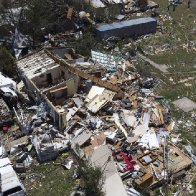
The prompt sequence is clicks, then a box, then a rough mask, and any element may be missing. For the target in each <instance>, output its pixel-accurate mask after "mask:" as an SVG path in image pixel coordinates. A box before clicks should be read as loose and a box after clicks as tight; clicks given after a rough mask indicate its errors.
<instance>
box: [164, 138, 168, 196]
mask: <svg viewBox="0 0 196 196" xmlns="http://www.w3.org/2000/svg"><path fill="white" fill-rule="evenodd" d="M163 171H164V180H163V188H164V193H165V195H167V194H168V175H169V174H168V142H167V136H165V138H164V144H163Z"/></svg>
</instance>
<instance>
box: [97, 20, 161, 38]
mask: <svg viewBox="0 0 196 196" xmlns="http://www.w3.org/2000/svg"><path fill="white" fill-rule="evenodd" d="M156 25H157V21H156V19H154V18H151V17H147V18H137V19H133V20H126V21H121V22H116V23H112V24H106V25H102V26H99V27H98V28H97V29H96V33H97V36H98V37H100V38H108V37H111V36H116V37H134V36H141V35H145V34H149V33H155V32H156Z"/></svg>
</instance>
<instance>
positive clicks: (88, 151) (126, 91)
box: [5, 51, 195, 195]
mask: <svg viewBox="0 0 196 196" xmlns="http://www.w3.org/2000/svg"><path fill="white" fill-rule="evenodd" d="M46 53H47V54H48V56H45V57H47V58H48V62H49V63H52V65H54V64H55V63H56V64H55V67H54V69H55V68H56V67H59V65H58V63H61V66H62V65H64V66H66V67H67V68H68V70H69V71H70V75H69V78H66V77H68V76H65V75H66V74H67V73H66V72H64V74H63V75H62V72H61V76H63V77H64V79H65V82H62V83H61V84H60V86H59V84H58V85H56V83H54V84H55V85H54V86H51V82H52V76H53V75H51V76H50V77H49V76H47V82H48V86H47V85H46V84H44V88H43V83H44V82H43V80H42V85H40V84H39V83H38V80H37V81H35V80H34V78H33V77H32V74H33V73H31V74H29V72H28V71H27V72H25V69H23V72H22V74H23V75H22V77H23V78H25V79H26V82H27V79H29V80H28V83H29V84H31V85H32V84H33V83H31V82H32V81H34V82H35V83H34V87H36V90H37V91H36V96H37V98H36V100H37V101H39V102H40V105H38V106H32V107H30V108H28V110H29V114H30V115H28V117H27V118H24V117H23V115H27V114H28V112H27V114H26V112H25V113H21V115H17V112H16V115H17V116H18V117H17V118H18V123H19V125H20V129H21V130H22V135H21V136H20V137H17V138H15V139H14V140H13V138H14V137H12V139H11V140H12V141H9V142H7V145H6V146H5V148H6V150H7V152H9V156H10V157H11V159H12V162H13V163H14V168H15V170H16V171H17V172H25V171H26V170H27V169H28V168H29V167H30V166H31V165H32V164H33V162H34V160H33V159H34V158H35V157H37V160H38V161H39V162H40V163H42V162H46V161H50V160H54V159H56V158H57V157H58V156H59V154H61V153H62V152H66V151H70V149H72V150H73V151H74V152H75V154H77V155H78V152H79V155H80V156H81V158H85V159H87V160H89V161H90V162H91V163H92V165H93V166H99V167H101V169H102V172H103V175H104V178H105V180H104V185H103V189H104V191H105V192H106V194H107V193H110V194H112V195H133V194H135V195H140V193H139V192H137V191H136V190H135V188H136V187H137V186H142V187H143V186H145V187H150V188H152V189H154V188H156V187H160V186H162V184H163V183H164V184H169V183H170V182H171V180H172V182H174V181H175V180H177V179H179V176H181V175H184V174H186V170H187V169H189V167H190V166H191V164H192V163H193V162H195V155H194V152H193V150H192V149H191V147H189V146H186V147H185V149H186V151H187V152H188V154H189V156H190V157H191V158H190V157H189V156H188V155H187V154H185V153H184V152H183V151H182V150H180V149H179V147H178V143H179V142H180V141H181V140H180V138H179V135H176V134H175V133H174V132H172V131H173V130H174V128H175V122H174V121H173V120H172V118H171V114H170V108H169V107H168V105H166V104H165V105H161V104H160V103H159V102H158V101H157V99H156V98H157V96H156V95H155V94H154V92H153V89H154V88H156V86H158V85H159V82H158V81H156V80H155V79H153V78H142V77H141V76H140V75H139V74H138V73H136V72H135V71H134V69H132V68H133V67H131V65H130V64H129V63H122V64H121V65H118V66H117V67H115V70H113V71H111V69H110V67H109V69H104V68H103V67H102V66H101V65H99V64H97V67H96V66H95V67H94V69H89V67H90V66H91V64H90V63H89V62H80V61H77V59H76V60H75V61H74V59H71V61H70V60H69V59H68V60H65V59H64V60H62V59H61V58H60V57H59V56H58V57H57V56H56V55H55V54H54V53H49V52H46ZM98 54H101V53H96V56H94V60H96V61H99V59H98V58H97V55H98ZM43 55H46V54H44V51H41V52H40V51H38V52H37V53H36V55H35V54H32V55H30V56H27V57H26V58H27V59H29V58H32V59H33V58H37V59H38V58H39V56H43ZM94 55H95V53H94ZM63 56H65V55H63ZM39 60H40V58H39ZM22 61H24V62H26V63H25V66H27V67H28V66H29V65H30V64H29V65H28V61H25V58H24V59H22ZM44 61H45V59H44ZM99 62H100V63H101V61H99ZM30 63H31V62H30ZM104 63H105V61H103V64H104ZM18 65H20V66H21V67H20V69H22V64H21V62H20V61H19V64H18ZM33 65H34V64H33ZM49 65H50V64H49ZM44 66H45V67H47V65H46V63H45V64H44ZM104 67H105V68H107V66H106V64H105V66H104ZM60 68H61V70H62V71H65V70H64V69H62V67H60ZM39 69H42V71H41V72H40V73H39V72H38V71H37V70H34V73H35V74H37V75H39V74H42V79H43V78H44V74H45V72H47V74H48V73H49V72H48V70H49V69H46V71H45V70H44V69H43V67H39ZM28 70H29V69H28ZM26 73H27V74H29V75H26ZM37 75H36V77H38V76H37ZM70 77H71V78H70ZM67 79H68V80H67ZM71 79H72V82H71V83H70V80H71ZM67 81H69V82H67ZM76 83H77V85H78V86H76ZM27 88H28V86H27ZM39 88H40V89H41V91H40V90H39ZM45 89H46V91H45ZM48 89H49V90H48ZM55 89H56V91H55V92H58V93H57V94H54V96H55V97H52V96H51V95H50V96H49V95H48V93H49V92H50V93H51V92H54V90H55ZM64 89H66V91H65V93H63V92H64ZM118 89H119V90H118ZM44 91H45V92H47V94H44ZM122 92H123V93H122ZM61 93H63V94H61ZM44 95H47V96H44ZM62 95H63V96H62ZM62 100H63V101H62ZM49 102H51V103H50V104H49ZM30 111H35V112H34V113H31V112H30ZM57 111H58V113H57ZM51 113H54V114H51ZM55 118H56V119H58V121H61V120H62V122H61V123H60V124H58V123H56V122H57V121H56V120H55ZM21 119H22V120H21ZM25 119H26V120H25ZM21 125H23V126H21ZM27 125H28V132H26V131H24V129H23V128H24V126H27ZM59 125H60V127H59ZM62 125H64V128H63V129H62ZM9 139H10V138H9ZM62 165H63V167H65V168H67V169H70V168H71V166H72V165H73V160H67V161H66V162H65V164H62ZM114 180H115V182H116V186H117V188H116V189H117V190H116V189H115V188H113V186H112V187H111V183H112V182H113V181H114ZM124 185H125V186H124ZM124 187H126V189H125V188H124ZM134 187H135V188H134ZM117 193H118V194H117Z"/></svg>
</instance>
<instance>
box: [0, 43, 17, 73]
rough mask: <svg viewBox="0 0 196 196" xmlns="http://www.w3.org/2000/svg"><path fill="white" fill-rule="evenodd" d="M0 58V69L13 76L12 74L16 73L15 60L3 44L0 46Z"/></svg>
mask: <svg viewBox="0 0 196 196" xmlns="http://www.w3.org/2000/svg"><path fill="white" fill-rule="evenodd" d="M0 59H1V61H0V71H1V72H3V73H4V74H6V75H8V76H10V77H13V75H15V74H16V65H15V61H14V58H13V57H12V55H11V53H10V51H9V50H7V49H6V48H5V47H3V46H0Z"/></svg>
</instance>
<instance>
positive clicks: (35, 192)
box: [24, 157, 74, 196]
mask: <svg viewBox="0 0 196 196" xmlns="http://www.w3.org/2000/svg"><path fill="white" fill-rule="evenodd" d="M62 161H63V158H62V157H59V158H58V159H57V160H56V161H54V162H49V163H47V164H40V165H34V166H33V167H32V168H31V170H30V171H28V173H27V175H28V174H31V173H37V174H40V175H41V179H39V178H38V179H36V180H35V181H33V182H31V181H30V180H29V179H25V180H24V184H25V187H26V189H27V194H28V195H29V196H45V195H47V196H69V195H70V193H71V190H72V187H73V185H74V182H73V180H72V177H71V174H72V172H71V170H64V169H63V168H62V167H61V166H60V165H56V163H61V162H62Z"/></svg>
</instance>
